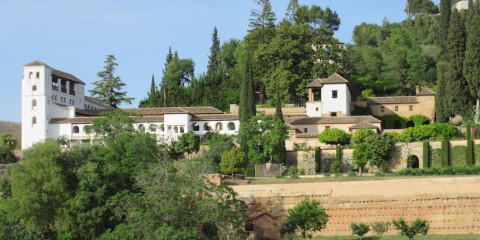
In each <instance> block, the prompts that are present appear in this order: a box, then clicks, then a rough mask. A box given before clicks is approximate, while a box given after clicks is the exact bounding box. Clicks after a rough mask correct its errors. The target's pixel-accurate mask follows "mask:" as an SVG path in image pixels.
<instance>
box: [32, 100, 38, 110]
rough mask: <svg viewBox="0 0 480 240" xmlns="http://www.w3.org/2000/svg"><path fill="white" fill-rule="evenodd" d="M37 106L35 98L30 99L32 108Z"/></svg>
mask: <svg viewBox="0 0 480 240" xmlns="http://www.w3.org/2000/svg"><path fill="white" fill-rule="evenodd" d="M36 108H37V100H35V99H33V100H32V109H36Z"/></svg>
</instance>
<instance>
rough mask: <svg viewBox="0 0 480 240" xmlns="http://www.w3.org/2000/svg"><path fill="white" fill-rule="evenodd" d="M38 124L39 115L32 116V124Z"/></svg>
mask: <svg viewBox="0 0 480 240" xmlns="http://www.w3.org/2000/svg"><path fill="white" fill-rule="evenodd" d="M35 124H37V117H32V125H33V126H35Z"/></svg>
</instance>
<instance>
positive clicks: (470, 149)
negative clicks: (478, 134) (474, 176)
mask: <svg viewBox="0 0 480 240" xmlns="http://www.w3.org/2000/svg"><path fill="white" fill-rule="evenodd" d="M474 144H475V143H474V142H473V140H471V139H469V140H467V150H466V151H467V152H466V158H467V159H466V163H467V165H468V166H473V164H475V159H474V156H473V154H474V152H473V146H474Z"/></svg>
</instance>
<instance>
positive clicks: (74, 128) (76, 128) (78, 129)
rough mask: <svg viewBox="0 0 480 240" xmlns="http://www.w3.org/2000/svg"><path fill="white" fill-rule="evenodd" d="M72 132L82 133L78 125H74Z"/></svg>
mask: <svg viewBox="0 0 480 240" xmlns="http://www.w3.org/2000/svg"><path fill="white" fill-rule="evenodd" d="M72 133H80V128H79V127H78V126H73V128H72Z"/></svg>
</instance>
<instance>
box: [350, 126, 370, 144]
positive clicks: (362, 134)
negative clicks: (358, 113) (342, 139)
mask: <svg viewBox="0 0 480 240" xmlns="http://www.w3.org/2000/svg"><path fill="white" fill-rule="evenodd" d="M375 134H376V133H375V132H374V131H373V130H372V129H370V128H362V129H358V130H357V131H355V133H354V134H353V136H352V141H353V142H354V143H356V144H357V143H363V142H364V141H365V139H366V138H367V137H369V136H372V135H375Z"/></svg>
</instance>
